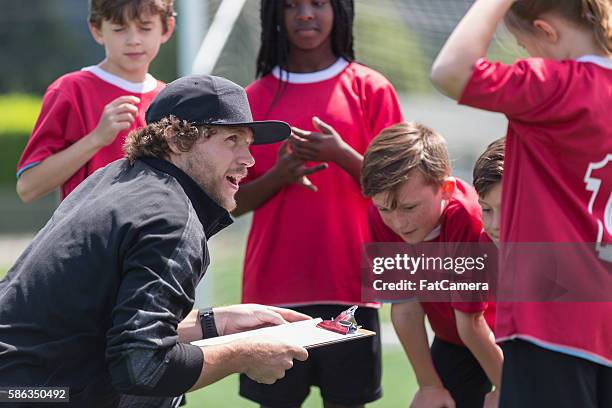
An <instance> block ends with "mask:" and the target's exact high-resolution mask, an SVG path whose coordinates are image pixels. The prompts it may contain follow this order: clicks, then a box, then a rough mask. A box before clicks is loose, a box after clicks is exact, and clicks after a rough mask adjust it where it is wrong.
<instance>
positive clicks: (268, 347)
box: [204, 337, 308, 384]
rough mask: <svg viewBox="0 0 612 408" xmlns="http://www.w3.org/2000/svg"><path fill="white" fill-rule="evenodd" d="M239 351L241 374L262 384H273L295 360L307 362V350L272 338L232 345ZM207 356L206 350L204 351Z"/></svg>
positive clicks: (243, 341) (237, 342) (253, 339)
mask: <svg viewBox="0 0 612 408" xmlns="http://www.w3.org/2000/svg"><path fill="white" fill-rule="evenodd" d="M230 345H231V347H233V348H234V349H235V350H237V354H238V355H237V358H238V360H237V363H238V365H239V366H240V367H241V368H240V370H239V371H240V372H242V373H244V374H246V375H247V376H248V377H249V378H250V379H252V380H254V381H257V382H258V383H262V384H273V383H274V382H276V380H278V379H280V378H283V377H284V376H285V371H287V370H289V369H290V368H292V367H293V359H296V360H300V361H305V360H306V359H307V358H308V351H306V349H305V348H303V347H300V346H296V345H293V344H289V343H284V342H282V341H278V340H275V339H272V338H264V337H261V338H259V337H258V338H254V337H253V338H249V339H244V340H239V341H236V342H233V343H230ZM204 355H206V350H204Z"/></svg>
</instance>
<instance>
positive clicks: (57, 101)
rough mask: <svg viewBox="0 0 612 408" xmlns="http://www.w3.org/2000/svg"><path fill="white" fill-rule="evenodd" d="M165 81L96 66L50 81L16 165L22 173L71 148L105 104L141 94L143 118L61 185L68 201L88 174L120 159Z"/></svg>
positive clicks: (140, 114) (89, 129)
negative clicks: (127, 75) (126, 75)
mask: <svg viewBox="0 0 612 408" xmlns="http://www.w3.org/2000/svg"><path fill="white" fill-rule="evenodd" d="M163 86H164V84H163V83H162V82H160V81H157V80H156V79H155V78H153V77H152V76H150V75H147V79H146V80H145V82H142V83H133V82H128V81H126V80H125V79H122V78H120V77H118V76H116V75H113V74H110V73H108V72H106V71H104V70H102V69H100V68H99V67H97V66H92V67H87V68H83V69H82V70H81V71H77V72H71V73H69V74H66V75H64V76H62V77H60V78H58V79H57V80H56V81H55V82H53V83H52V84H51V85H49V88H48V89H47V92H46V93H45V96H44V97H43V103H42V107H41V110H40V114H39V116H38V119H37V121H36V124H35V125H34V130H33V131H32V136H31V137H30V139H29V140H28V144H27V146H26V148H25V150H24V151H23V154H22V155H21V159H20V160H19V163H18V164H17V177H19V176H20V175H21V173H22V172H24V171H26V170H27V169H29V168H30V167H33V166H35V165H37V164H39V163H40V162H42V161H43V160H44V159H46V158H47V157H49V156H51V155H52V154H55V153H58V152H59V151H61V150H64V149H66V148H67V147H69V146H70V145H71V144H73V143H75V142H77V141H78V140H79V139H81V138H82V137H83V136H85V135H87V134H89V133H91V132H92V131H93V130H94V129H95V128H96V126H98V122H99V121H100V117H101V116H102V111H103V110H104V107H105V106H106V105H107V104H109V103H110V102H112V101H113V100H114V99H116V98H118V97H120V96H124V95H134V96H136V97H138V98H140V104H139V105H138V116H137V117H136V120H135V121H134V123H132V126H131V127H130V128H129V129H127V130H124V131H122V132H120V133H119V134H118V135H117V137H116V138H115V140H114V142H113V143H111V144H110V145H108V146H106V147H103V148H102V149H100V150H98V152H97V153H96V154H95V155H94V156H93V157H92V158H91V159H89V161H88V162H87V163H86V164H85V165H84V166H83V167H81V168H80V169H79V170H78V171H77V172H76V173H75V174H74V175H73V176H72V177H70V178H69V179H68V180H67V181H66V182H65V183H64V184H62V186H61V191H60V193H61V199H64V198H65V197H66V196H67V195H68V194H69V193H70V192H71V191H72V190H74V189H75V188H76V187H77V186H78V185H79V183H81V182H82V181H83V180H85V178H86V177H87V176H89V175H90V174H91V173H93V172H94V171H96V170H97V169H99V168H100V167H104V166H106V165H107V164H108V163H110V162H112V161H115V160H117V159H120V158H122V157H123V156H124V154H123V142H124V141H125V137H126V136H127V134H128V133H129V132H131V131H132V130H134V129H138V128H141V127H144V126H145V119H144V118H145V113H146V111H147V108H148V107H149V105H150V104H151V101H152V100H153V98H154V97H155V95H157V93H158V92H159V91H160V90H161V89H162V87H163Z"/></svg>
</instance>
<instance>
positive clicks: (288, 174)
mask: <svg viewBox="0 0 612 408" xmlns="http://www.w3.org/2000/svg"><path fill="white" fill-rule="evenodd" d="M326 168H327V163H321V164H318V165H316V166H312V167H305V166H304V162H303V161H302V160H299V159H297V158H296V157H295V156H294V155H293V153H292V152H291V148H290V145H289V141H285V142H284V143H283V145H282V146H281V148H280V150H279V151H278V158H277V160H276V164H275V165H274V167H272V169H270V170H269V171H268V172H267V173H265V174H263V175H262V176H261V177H258V178H257V179H255V180H253V181H251V182H248V183H244V184H241V185H240V188H239V189H238V192H237V193H236V204H237V207H236V209H234V210H233V211H232V215H233V216H234V217H238V216H240V215H242V214H245V213H247V212H249V211H253V210H256V209H258V208H259V207H261V206H262V205H263V204H265V203H266V201H268V200H269V199H270V198H272V197H273V196H274V195H275V194H276V193H278V192H279V191H280V189H281V188H283V187H284V186H285V185H287V184H291V183H297V184H300V185H301V186H303V187H304V188H307V189H309V190H311V191H313V192H316V191H317V187H316V186H315V185H314V184H312V182H311V181H310V180H309V179H308V177H307V176H308V175H310V174H312V173H316V172H317V171H321V170H324V169H326Z"/></svg>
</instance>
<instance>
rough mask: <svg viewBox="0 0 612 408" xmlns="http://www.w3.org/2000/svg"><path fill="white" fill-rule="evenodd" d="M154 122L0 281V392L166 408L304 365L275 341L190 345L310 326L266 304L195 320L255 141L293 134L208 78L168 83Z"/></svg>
mask: <svg viewBox="0 0 612 408" xmlns="http://www.w3.org/2000/svg"><path fill="white" fill-rule="evenodd" d="M146 117H147V123H148V126H147V127H146V128H144V129H141V130H139V131H137V132H133V133H132V134H130V135H129V136H128V138H127V141H126V145H125V151H126V155H127V158H126V159H122V160H118V161H116V162H113V163H111V164H109V165H108V166H106V167H104V168H103V169H100V170H99V171H97V172H95V173H94V174H93V175H92V176H91V177H89V178H88V179H87V180H85V181H84V182H83V183H82V184H81V185H80V186H79V187H78V188H77V189H76V190H75V191H74V192H72V193H71V194H70V195H69V196H68V197H67V198H66V199H65V200H64V201H63V202H62V203H61V205H60V206H59V208H58V209H57V210H56V211H55V213H54V214H53V217H52V218H51V220H50V221H49V222H48V223H47V225H46V226H45V227H44V228H43V229H42V230H41V231H40V232H39V233H38V235H36V237H35V238H34V240H33V241H32V243H31V244H30V246H29V247H28V248H27V249H26V250H25V251H24V253H23V254H22V255H21V256H20V257H19V259H18V260H17V262H16V264H15V265H14V266H13V268H12V269H11V270H10V271H9V273H8V274H7V276H6V277H5V279H4V280H2V281H1V282H0V386H61V387H69V388H70V400H71V405H73V406H87V407H94V406H109V407H114V406H124V405H125V406H129V405H135V404H132V403H131V402H130V399H132V401H133V400H134V399H133V398H132V397H129V396H128V395H141V396H149V397H157V398H150V405H151V406H156V405H157V406H161V405H163V403H162V401H163V398H165V397H174V396H180V395H181V394H182V393H184V392H186V391H188V390H193V389H197V388H199V387H203V386H205V385H207V384H210V383H212V382H214V381H217V380H219V379H220V378H223V377H224V376H226V375H228V374H230V373H234V372H244V373H246V374H247V375H249V376H251V377H252V378H254V379H255V380H257V381H260V382H264V383H272V382H274V381H275V380H276V379H278V378H280V377H282V376H283V375H284V371H285V370H286V369H288V368H290V367H291V365H292V361H293V359H294V358H297V359H300V360H303V359H305V358H306V357H307V352H306V350H304V349H303V348H301V347H296V346H292V345H289V344H284V343H278V342H261V341H260V342H255V341H240V342H233V343H229V344H228V345H224V346H211V347H207V348H200V347H197V346H194V345H191V344H189V342H190V341H193V340H197V339H200V338H202V337H203V336H204V337H208V336H212V335H215V334H216V332H217V330H218V331H219V333H220V334H221V335H224V334H229V333H233V332H238V331H243V330H246V329H250V328H255V327H260V326H265V325H269V324H278V323H282V322H285V321H295V320H301V319H304V318H307V317H306V316H304V315H300V314H298V313H295V312H292V311H288V310H285V309H280V308H273V307H265V306H259V305H239V306H229V307H223V308H215V309H212V310H204V311H201V313H198V311H192V307H193V304H194V295H195V287H196V285H197V283H198V282H199V281H200V279H201V278H202V277H203V275H204V273H205V271H206V268H207V266H208V264H209V256H208V250H207V240H208V239H210V238H211V237H212V236H213V235H214V234H215V233H217V232H218V231H220V230H221V229H223V228H224V227H226V226H227V225H229V224H230V223H231V222H232V221H231V218H230V216H229V214H228V210H231V209H233V208H234V207H235V201H234V194H235V193H236V191H237V190H238V183H239V181H240V179H241V178H243V177H244V176H245V175H246V173H247V168H248V167H250V166H252V165H253V163H254V160H253V157H252V156H251V154H250V152H249V146H250V144H258V143H272V142H277V141H280V140H282V139H285V138H287V137H288V136H289V133H290V129H289V126H288V125H287V124H286V123H283V122H274V121H269V122H253V121H252V117H251V112H250V109H249V107H248V102H247V99H246V94H245V92H244V90H243V89H242V88H240V87H239V86H238V85H236V84H234V83H232V82H230V81H228V80H225V79H223V78H218V77H212V76H192V77H186V78H181V79H179V80H176V81H174V82H172V83H171V84H169V85H168V86H167V87H166V88H165V89H164V90H163V91H162V92H160V94H159V95H158V96H157V98H156V99H155V100H154V101H153V103H152V104H151V106H150V108H149V110H148V111H147V116H146ZM122 394H124V395H122ZM159 397H163V398H159ZM171 399H172V398H169V399H166V403H168V401H170V400H171ZM156 401H157V402H156Z"/></svg>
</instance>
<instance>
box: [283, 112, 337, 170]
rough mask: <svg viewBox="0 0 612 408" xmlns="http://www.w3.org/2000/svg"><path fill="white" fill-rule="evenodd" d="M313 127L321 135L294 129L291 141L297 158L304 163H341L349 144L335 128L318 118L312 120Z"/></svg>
mask: <svg viewBox="0 0 612 408" xmlns="http://www.w3.org/2000/svg"><path fill="white" fill-rule="evenodd" d="M312 125H313V126H314V128H315V129H317V130H318V131H319V132H320V133H317V132H309V131H307V130H302V129H298V128H296V127H294V128H292V130H293V135H292V137H291V139H290V140H291V145H292V148H293V151H294V154H295V157H297V158H298V159H300V160H303V161H317V162H335V163H337V162H338V161H340V160H341V158H342V156H343V155H344V154H345V152H346V150H347V149H348V145H347V143H346V142H345V141H344V140H342V137H340V135H339V134H338V132H336V130H335V129H334V128H333V127H331V126H330V125H328V124H327V123H325V122H323V121H322V120H321V119H319V118H318V117H316V116H315V117H313V118H312Z"/></svg>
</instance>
